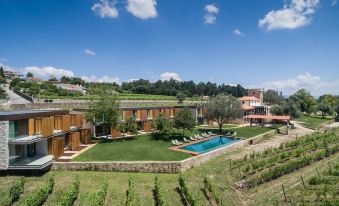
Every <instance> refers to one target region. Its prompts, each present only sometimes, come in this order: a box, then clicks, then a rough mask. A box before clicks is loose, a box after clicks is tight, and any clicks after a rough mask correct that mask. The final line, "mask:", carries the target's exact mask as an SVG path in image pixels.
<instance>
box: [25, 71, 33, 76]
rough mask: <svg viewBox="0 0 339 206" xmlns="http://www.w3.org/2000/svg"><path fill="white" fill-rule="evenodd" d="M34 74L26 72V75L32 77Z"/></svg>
mask: <svg viewBox="0 0 339 206" xmlns="http://www.w3.org/2000/svg"><path fill="white" fill-rule="evenodd" d="M33 76H34V75H33V73H32V72H27V74H26V77H33Z"/></svg>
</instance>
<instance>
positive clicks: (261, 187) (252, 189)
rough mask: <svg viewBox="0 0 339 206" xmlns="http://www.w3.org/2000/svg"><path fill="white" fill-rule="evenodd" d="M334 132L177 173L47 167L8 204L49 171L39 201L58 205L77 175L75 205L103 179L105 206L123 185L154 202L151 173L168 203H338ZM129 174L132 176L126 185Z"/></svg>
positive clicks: (6, 179)
mask: <svg viewBox="0 0 339 206" xmlns="http://www.w3.org/2000/svg"><path fill="white" fill-rule="evenodd" d="M338 135H339V130H338V129H337V130H336V131H335V132H333V133H328V134H320V133H319V134H313V135H308V136H305V137H299V138H298V139H296V140H294V141H291V142H287V143H284V144H281V145H280V147H279V148H274V149H273V148H268V149H266V150H264V151H263V152H258V153H253V154H249V155H245V156H243V158H241V159H234V158H233V157H235V156H239V154H241V153H242V151H241V150H235V151H233V152H229V153H227V154H225V155H222V156H219V157H217V158H215V159H212V160H211V161H209V162H207V163H204V164H202V165H200V166H197V167H195V168H193V169H191V170H188V171H186V172H183V173H182V174H181V175H179V174H145V173H122V172H89V171H82V172H70V171H53V172H48V173H46V174H44V175H42V176H37V177H25V181H26V182H25V186H24V191H23V194H22V195H21V196H20V198H19V199H18V200H17V201H15V202H14V204H13V205H26V202H27V199H29V197H30V196H31V194H32V193H33V192H34V191H36V190H37V188H39V187H41V186H44V185H45V184H46V181H47V180H48V178H50V177H52V176H53V177H54V179H55V183H54V187H53V190H52V192H51V194H50V195H48V196H47V197H48V198H47V199H46V201H45V203H44V205H58V204H59V203H60V199H62V198H63V197H64V196H65V191H68V189H69V187H70V185H71V184H72V182H74V179H75V178H76V177H79V180H80V189H79V194H78V195H77V199H76V200H75V202H74V205H97V203H96V201H97V197H98V196H100V195H99V193H100V192H99V190H100V188H105V187H104V186H103V185H105V183H107V189H106V190H105V194H106V195H105V196H104V202H105V203H104V205H124V204H126V201H128V200H127V199H128V198H127V196H126V191H127V190H132V191H133V198H132V202H134V203H133V204H132V205H155V196H154V193H153V190H154V187H155V186H154V179H155V177H158V178H159V182H160V185H161V187H160V188H161V191H162V192H161V194H162V196H161V197H162V198H163V201H164V202H165V203H166V204H167V205H185V204H186V203H185V201H186V199H187V197H191V198H190V199H189V201H191V204H192V205H277V204H278V205H295V204H297V205H302V204H303V202H306V203H310V204H311V203H312V204H325V203H326V204H327V203H328V204H327V205H337V203H338V193H337V189H338V188H337V187H338V181H337V180H338V179H337V175H338V169H339V166H338V165H339V154H338V151H339V144H338V142H339V141H338V138H339V136H338ZM317 173H319V175H318V174H317ZM179 178H181V179H182V180H181V185H182V181H184V182H185V188H186V190H185V191H186V192H187V193H185V197H186V199H185V198H183V196H182V193H181V190H180V189H179V188H180V186H179ZM205 178H206V180H205ZM129 179H130V180H131V181H132V184H130V186H129V183H128V182H129ZM18 180H20V177H19V176H3V177H0V197H1V201H2V202H3V201H4V199H5V197H6V195H7V193H8V190H9V188H10V187H11V185H13V183H15V182H16V181H18ZM239 183H240V184H239ZM131 185H132V186H131ZM206 185H209V186H206ZM282 185H283V187H284V190H285V195H284V191H283V189H282ZM304 185H305V186H304ZM324 187H325V188H326V189H325V192H324ZM131 188H132V189H131ZM130 194H131V193H130ZM301 194H302V195H301ZM285 197H286V198H285ZM129 199H131V197H129Z"/></svg>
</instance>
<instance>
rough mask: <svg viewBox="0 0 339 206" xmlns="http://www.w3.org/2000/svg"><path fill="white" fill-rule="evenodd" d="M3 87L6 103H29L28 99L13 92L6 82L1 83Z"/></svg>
mask: <svg viewBox="0 0 339 206" xmlns="http://www.w3.org/2000/svg"><path fill="white" fill-rule="evenodd" d="M3 89H4V90H5V91H6V93H7V94H8V101H7V103H8V104H30V103H31V102H29V101H28V100H26V99H24V98H22V97H20V96H19V95H17V94H15V93H14V92H13V91H12V90H10V89H9V86H8V85H7V84H5V85H3Z"/></svg>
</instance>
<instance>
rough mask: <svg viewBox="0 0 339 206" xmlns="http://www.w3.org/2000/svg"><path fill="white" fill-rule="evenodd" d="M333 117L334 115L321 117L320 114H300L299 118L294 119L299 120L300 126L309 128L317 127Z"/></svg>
mask: <svg viewBox="0 0 339 206" xmlns="http://www.w3.org/2000/svg"><path fill="white" fill-rule="evenodd" d="M333 119H334V116H325V118H323V117H322V116H315V115H312V116H309V115H302V116H300V117H299V118H296V119H295V121H297V122H299V123H300V124H301V125H302V126H304V127H307V128H311V129H317V128H318V127H320V126H321V125H322V124H324V123H326V122H328V121H331V120H333Z"/></svg>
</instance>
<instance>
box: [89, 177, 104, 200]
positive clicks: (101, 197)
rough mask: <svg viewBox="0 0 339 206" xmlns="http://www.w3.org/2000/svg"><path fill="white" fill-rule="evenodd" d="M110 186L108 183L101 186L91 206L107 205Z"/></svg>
mask: <svg viewBox="0 0 339 206" xmlns="http://www.w3.org/2000/svg"><path fill="white" fill-rule="evenodd" d="M107 188H108V184H107V181H105V182H104V183H102V184H101V185H100V189H99V192H98V193H96V194H95V196H94V197H93V199H92V203H91V204H90V205H93V206H102V205H104V204H105V200H106V194H107Z"/></svg>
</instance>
